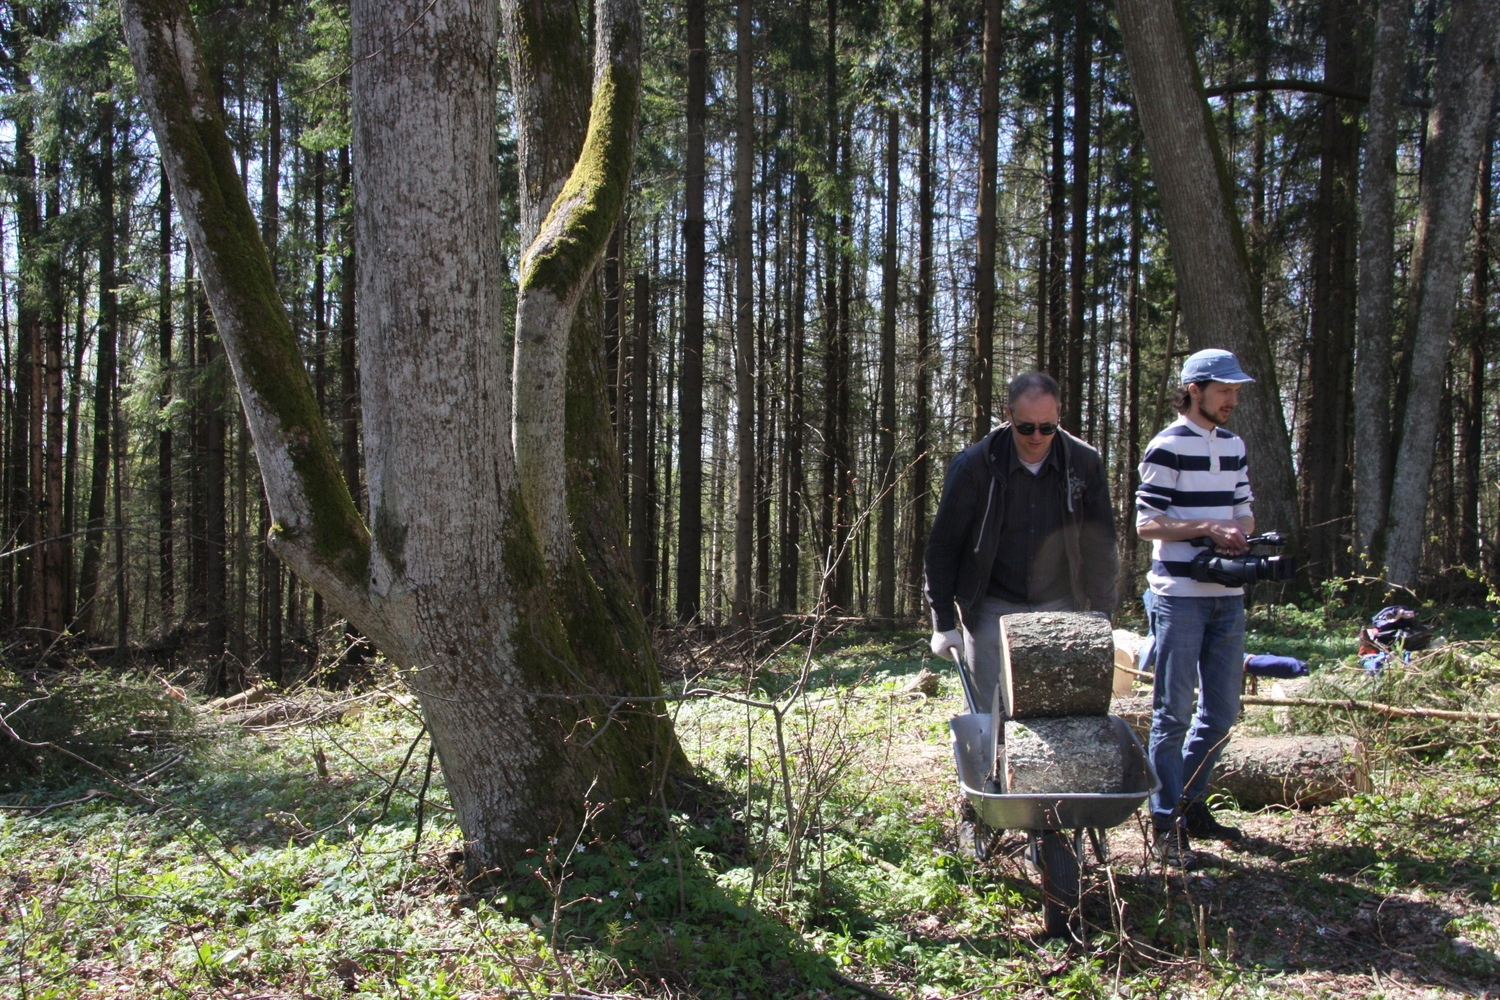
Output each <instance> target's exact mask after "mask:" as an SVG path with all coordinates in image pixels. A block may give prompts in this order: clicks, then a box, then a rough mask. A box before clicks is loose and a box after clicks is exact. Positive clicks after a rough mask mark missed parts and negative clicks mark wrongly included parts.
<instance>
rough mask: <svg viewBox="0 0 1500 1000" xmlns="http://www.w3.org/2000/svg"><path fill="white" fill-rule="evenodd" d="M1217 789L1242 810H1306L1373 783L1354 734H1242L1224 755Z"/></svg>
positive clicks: (1215, 782) (1234, 740)
mask: <svg viewBox="0 0 1500 1000" xmlns="http://www.w3.org/2000/svg"><path fill="white" fill-rule="evenodd" d="M1213 788H1214V790H1215V791H1218V792H1224V793H1226V794H1228V795H1232V796H1234V799H1235V801H1236V802H1237V803H1239V806H1240V808H1241V809H1260V808H1263V807H1265V806H1292V807H1298V808H1304V809H1306V808H1310V807H1312V806H1322V805H1327V804H1328V803H1330V802H1334V801H1337V800H1338V799H1342V798H1348V797H1349V796H1350V795H1353V794H1354V793H1355V792H1368V791H1369V790H1370V788H1371V785H1370V771H1369V765H1368V763H1367V762H1366V759H1365V749H1364V746H1363V744H1361V743H1360V742H1359V741H1358V740H1356V739H1354V738H1353V737H1351V736H1236V737H1234V738H1233V739H1231V740H1230V741H1229V743H1228V744H1227V745H1226V746H1225V747H1224V753H1223V754H1222V755H1221V756H1220V757H1219V764H1218V773H1217V774H1216V775H1215V776H1214V780H1213Z"/></svg>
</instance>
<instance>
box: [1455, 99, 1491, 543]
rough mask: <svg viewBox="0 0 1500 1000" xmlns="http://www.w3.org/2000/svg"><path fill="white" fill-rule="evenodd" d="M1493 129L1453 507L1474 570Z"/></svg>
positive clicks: (1478, 233)
mask: <svg viewBox="0 0 1500 1000" xmlns="http://www.w3.org/2000/svg"><path fill="white" fill-rule="evenodd" d="M1494 136H1495V124H1494V122H1493V121H1491V123H1490V129H1489V135H1488V136H1486V137H1485V143H1484V157H1483V159H1482V160H1481V162H1480V169H1479V212H1478V217H1477V218H1476V219H1475V223H1474V285H1473V290H1472V295H1471V297H1470V307H1469V324H1468V326H1469V329H1468V342H1469V344H1468V346H1469V349H1468V355H1469V358H1468V360H1469V372H1468V385H1467V387H1466V389H1467V392H1466V399H1465V402H1464V419H1463V425H1462V427H1461V430H1462V433H1463V437H1462V440H1461V441H1460V447H1459V451H1460V454H1461V455H1462V466H1463V498H1462V501H1461V503H1460V505H1459V519H1460V526H1459V531H1460V534H1459V545H1458V557H1459V560H1460V561H1461V562H1462V563H1463V564H1464V565H1465V566H1469V567H1473V568H1474V569H1476V570H1480V571H1481V572H1482V569H1481V567H1480V565H1479V541H1480V534H1479V527H1480V520H1479V511H1480V504H1479V494H1480V459H1481V455H1482V454H1483V451H1484V373H1485V337H1486V335H1487V333H1488V328H1489V304H1490V212H1491V211H1492V210H1493V198H1494V187H1495V183H1494V170H1495V140H1494Z"/></svg>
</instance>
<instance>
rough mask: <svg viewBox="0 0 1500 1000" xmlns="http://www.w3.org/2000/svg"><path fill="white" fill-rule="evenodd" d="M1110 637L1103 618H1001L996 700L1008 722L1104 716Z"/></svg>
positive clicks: (1109, 675) (1060, 614)
mask: <svg viewBox="0 0 1500 1000" xmlns="http://www.w3.org/2000/svg"><path fill="white" fill-rule="evenodd" d="M1114 652H1115V643H1114V638H1113V636H1112V635H1111V634H1110V627H1109V619H1108V618H1105V617H1104V616H1103V615H1096V614H1088V613H1075V612H1058V613H1036V614H1025V615H1006V616H1004V617H1003V618H1001V619H1000V657H1001V671H1000V676H1001V681H1000V696H1001V697H1002V698H1003V699H1004V705H1005V714H1006V715H1007V717H1009V718H1012V719H1034V718H1043V717H1061V716H1069V715H1099V716H1102V715H1107V714H1108V713H1109V699H1110V694H1111V688H1112V680H1113V676H1114Z"/></svg>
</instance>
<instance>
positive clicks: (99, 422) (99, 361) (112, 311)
mask: <svg viewBox="0 0 1500 1000" xmlns="http://www.w3.org/2000/svg"><path fill="white" fill-rule="evenodd" d="M114 173H115V170H114V106H113V104H112V103H111V102H108V101H106V102H105V104H104V107H103V114H102V116H101V120H100V126H99V172H98V178H97V180H96V182H95V183H96V186H97V188H98V190H99V211H100V215H101V217H102V219H103V220H104V224H103V225H102V226H101V227H100V231H99V324H98V348H97V349H96V351H95V355H94V357H95V361H96V367H95V370H94V458H93V474H92V477H91V479H90V481H89V521H88V535H87V537H86V539H85V541H84V546H83V567H82V569H81V571H80V573H79V577H78V628H79V630H80V631H81V632H83V633H84V634H88V633H89V632H91V631H92V630H93V626H94V623H95V621H96V620H97V618H96V614H95V612H96V610H97V605H98V599H99V567H100V565H101V564H102V562H103V547H104V526H105V520H104V519H105V516H106V511H105V502H106V491H107V489H108V486H109V456H110V451H111V443H112V442H111V431H110V421H111V419H112V417H113V414H114V409H115V407H114V403H113V400H112V398H111V390H112V389H113V387H114V382H115V364H116V362H115V345H116V339H117V337H118V322H119V310H118V308H117V303H116V298H115V225H114V216H115V184H114Z"/></svg>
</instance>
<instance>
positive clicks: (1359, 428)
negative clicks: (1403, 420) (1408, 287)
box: [1354, 0, 1411, 566]
mask: <svg viewBox="0 0 1500 1000" xmlns="http://www.w3.org/2000/svg"><path fill="white" fill-rule="evenodd" d="M1378 2H1379V5H1380V6H1379V11H1378V12H1377V14H1376V19H1375V55H1374V67H1373V70H1372V73H1371V77H1370V104H1369V110H1368V112H1367V119H1366V133H1367V135H1366V139H1365V155H1364V164H1363V165H1362V166H1361V168H1360V175H1359V305H1358V310H1357V315H1356V333H1355V350H1354V358H1355V362H1354V363H1355V370H1354V378H1355V384H1356V385H1358V386H1359V387H1360V391H1359V394H1358V395H1357V396H1356V397H1355V399H1354V504H1355V507H1354V529H1355V552H1356V553H1358V554H1359V555H1360V556H1362V557H1363V558H1364V559H1365V561H1366V563H1367V564H1368V565H1372V566H1378V565H1379V564H1380V562H1381V560H1382V556H1383V553H1382V549H1383V548H1384V529H1385V515H1386V511H1387V508H1388V507H1389V505H1390V481H1391V475H1390V470H1391V385H1392V383H1391V338H1392V335H1393V333H1394V329H1395V326H1394V320H1393V316H1394V313H1395V310H1394V309H1393V308H1392V301H1393V298H1394V290H1395V282H1396V264H1395V239H1396V146H1397V142H1398V140H1399V128H1400V124H1401V106H1400V101H1401V92H1402V89H1403V87H1404V82H1405V79H1406V37H1407V32H1408V31H1409V29H1410V20H1411V8H1410V0H1378Z"/></svg>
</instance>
